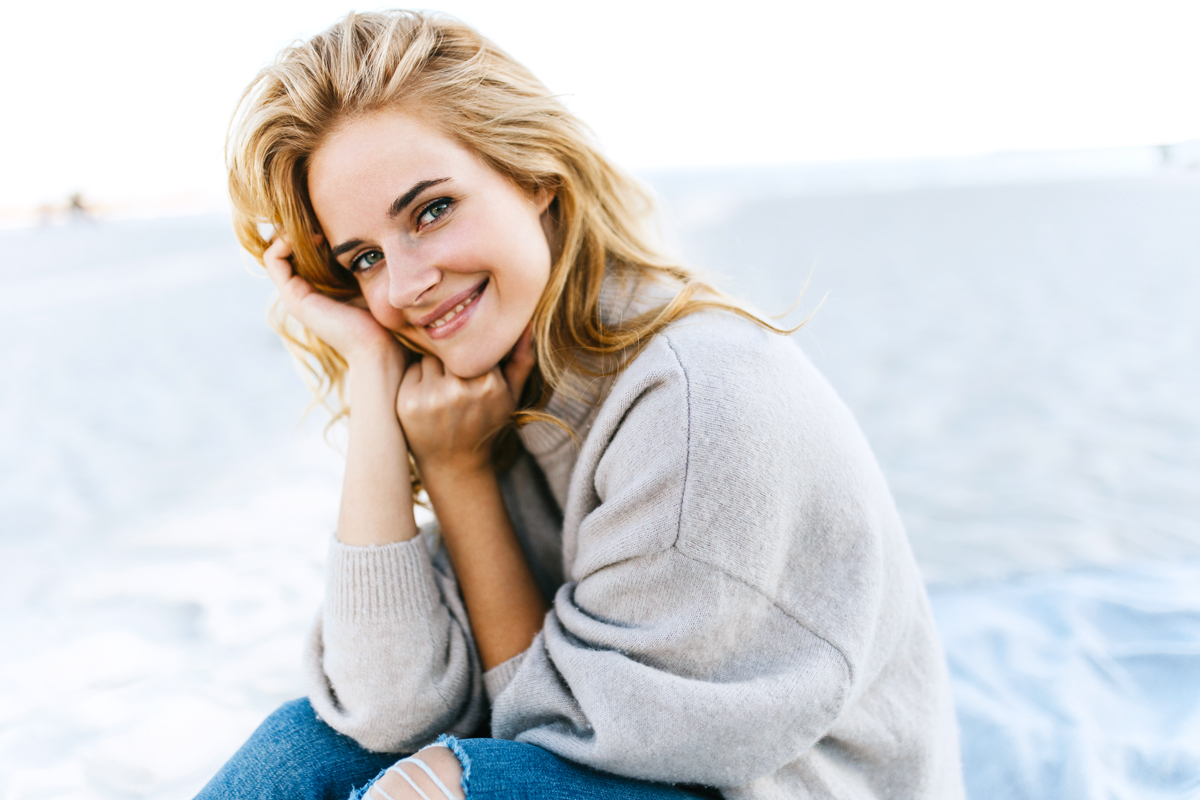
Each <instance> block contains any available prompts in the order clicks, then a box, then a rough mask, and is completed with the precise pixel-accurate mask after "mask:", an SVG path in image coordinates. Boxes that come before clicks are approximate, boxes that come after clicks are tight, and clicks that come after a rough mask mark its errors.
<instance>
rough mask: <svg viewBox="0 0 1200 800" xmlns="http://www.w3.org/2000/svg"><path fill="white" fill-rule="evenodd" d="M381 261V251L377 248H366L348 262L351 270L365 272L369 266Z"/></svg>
mask: <svg viewBox="0 0 1200 800" xmlns="http://www.w3.org/2000/svg"><path fill="white" fill-rule="evenodd" d="M380 261H383V253H382V252H381V251H379V250H368V251H367V252H365V253H363V254H362V255H361V256H359V257H358V258H356V259H354V260H353V261H351V262H350V271H351V272H366V271H367V270H369V269H370V268H371V267H373V266H375V265H376V264H378V263H379V262H380Z"/></svg>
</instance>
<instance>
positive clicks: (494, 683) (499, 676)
mask: <svg viewBox="0 0 1200 800" xmlns="http://www.w3.org/2000/svg"><path fill="white" fill-rule="evenodd" d="M528 652H529V651H528V650H526V651H525V652H524V653H518V654H517V655H515V656H513V657H512V658H510V659H509V660H508V661H505V662H504V663H503V664H497V665H496V666H494V667H492V668H491V669H489V670H488V671H487V672H485V673H483V688H484V690H485V691H486V692H487V698H488V702H489V703H490V702H492V701H493V700H495V699H496V695H498V694H500V693H501V692H503V691H504V687H506V686H508V684H509V683H510V682H511V681H512V679H513V676H514V675H516V674H517V670H518V669H520V667H521V662H523V661H524V660H525V653H528Z"/></svg>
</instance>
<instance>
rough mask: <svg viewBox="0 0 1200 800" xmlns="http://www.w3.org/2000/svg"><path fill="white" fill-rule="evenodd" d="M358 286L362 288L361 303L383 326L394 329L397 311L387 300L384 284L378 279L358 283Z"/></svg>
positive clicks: (397, 317) (397, 319) (396, 321)
mask: <svg viewBox="0 0 1200 800" xmlns="http://www.w3.org/2000/svg"><path fill="white" fill-rule="evenodd" d="M359 288H360V289H361V290H362V296H363V304H364V305H365V306H366V308H367V310H368V311H370V312H371V316H372V317H374V318H375V321H376V322H378V323H379V324H380V325H382V326H384V327H385V328H389V329H391V330H395V326H396V324H397V323H398V321H399V312H397V311H396V309H395V308H394V307H393V306H392V304H391V303H390V302H388V297H387V286H386V284H381V282H380V281H371V282H370V283H368V284H366V285H365V286H364V285H360V286H359Z"/></svg>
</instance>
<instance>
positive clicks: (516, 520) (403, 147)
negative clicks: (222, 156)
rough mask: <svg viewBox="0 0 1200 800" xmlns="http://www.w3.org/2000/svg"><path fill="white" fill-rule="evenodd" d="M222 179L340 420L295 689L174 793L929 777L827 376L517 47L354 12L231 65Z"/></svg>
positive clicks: (725, 791)
mask: <svg viewBox="0 0 1200 800" xmlns="http://www.w3.org/2000/svg"><path fill="white" fill-rule="evenodd" d="M230 187H231V193H232V197H233V202H234V207H235V212H234V216H235V222H236V226H237V231H238V234H239V236H240V238H241V241H242V243H243V244H244V245H245V246H246V248H247V249H248V250H250V252H252V253H253V254H254V255H255V256H257V257H259V258H260V259H261V261H262V262H263V264H264V266H265V268H266V270H267V273H268V275H269V276H270V277H271V279H272V280H273V281H274V282H275V283H276V285H277V286H278V288H279V292H280V297H281V300H282V309H283V310H284V311H285V312H286V317H287V318H286V319H285V320H283V321H282V322H281V331H282V332H283V333H284V335H285V338H286V339H287V340H288V341H289V342H290V343H291V344H292V345H293V347H295V348H298V350H299V351H300V353H301V355H302V356H303V357H304V358H305V360H306V363H308V364H309V365H310V367H311V368H312V369H313V370H314V373H315V374H316V375H317V376H318V377H319V378H320V379H321V382H322V384H321V386H320V387H319V389H318V391H319V393H320V394H321V395H322V396H328V397H330V398H332V399H333V400H334V401H335V402H337V401H343V400H344V401H345V402H346V403H347V404H348V406H347V413H348V416H349V420H348V422H349V444H348V451H347V464H346V476H345V485H344V488H343V493H342V502H341V510H340V514H339V518H338V528H337V533H336V537H335V540H334V541H333V543H332V545H331V550H330V555H329V574H328V585H327V590H326V598H325V602H324V605H323V608H322V610H321V613H320V615H319V618H318V620H317V622H316V625H315V627H314V630H313V633H312V637H311V640H310V643H309V648H308V654H307V666H308V676H309V681H310V684H309V697H308V699H307V700H300V701H295V702H293V703H289V704H288V705H286V706H284V707H283V708H281V709H280V710H279V711H277V712H276V713H275V714H273V715H272V716H271V717H270V718H268V719H267V721H266V722H264V723H263V725H262V727H261V728H260V729H259V730H258V731H257V732H256V733H255V734H254V736H253V737H252V738H251V739H250V740H249V741H248V742H247V743H246V745H245V746H244V747H243V748H242V749H241V750H240V751H239V752H238V753H237V754H236V755H235V756H234V757H233V759H232V760H231V761H230V762H229V763H228V764H227V765H226V766H225V767H224V768H223V769H222V771H221V772H220V773H219V774H218V775H217V776H216V777H215V778H214V779H213V781H212V782H211V783H210V784H209V786H208V787H207V788H206V789H205V790H204V791H203V792H202V794H201V796H202V797H205V798H218V797H243V796H253V797H281V798H282V797H288V798H297V797H331V798H332V797H337V798H341V797H346V796H348V795H349V794H350V793H351V790H352V789H354V788H355V787H358V788H357V789H356V790H355V792H356V795H359V796H368V797H371V798H374V800H406V799H410V798H426V799H427V800H432V799H433V798H437V800H442V798H464V797H466V798H517V797H537V798H542V797H570V798H592V797H595V798H601V797H604V798H607V797H632V798H685V797H694V796H723V797H727V798H748V799H749V798H791V797H797V798H799V797H838V798H845V797H893V798H894V797H937V798H955V797H960V796H961V795H962V783H961V776H960V767H959V759H958V745H957V734H956V727H955V721H954V713H953V708H952V705H951V700H950V695H949V690H948V685H947V678H946V673H945V668H944V664H943V656H942V653H941V650H940V647H939V644H938V639H937V635H936V631H935V628H934V624H933V620H932V617H931V615H930V610H929V605H928V602H927V600H926V597H925V592H924V588H923V585H922V582H921V579H920V577H919V575H918V573H917V569H916V567H915V564H914V561H913V558H912V555H911V552H910V550H909V546H908V543H907V540H906V538H905V534H904V531H903V529H902V527H901V524H900V521H899V519H898V517H897V514H896V510H895V507H894V505H893V502H892V499H891V497H890V495H889V492H888V489H887V487H886V485H885V483H884V480H883V477H882V475H881V474H880V471H879V468H878V467H877V465H876V463H875V460H874V458H873V457H872V455H871V452H870V450H869V448H868V446H867V444H866V442H865V440H864V439H863V436H862V434H861V433H860V431H859V429H858V428H857V426H856V425H855V423H854V421H853V420H852V418H851V416H850V414H849V412H848V411H847V410H846V409H845V407H844V406H843V405H842V404H841V403H840V402H839V400H838V399H837V397H836V396H835V395H834V393H833V391H832V390H831V389H830V387H829V386H828V385H827V384H826V383H825V381H824V380H823V379H822V378H821V376H820V375H819V374H817V372H816V371H815V370H814V369H813V367H812V366H811V365H810V364H809V363H808V361H807V360H806V359H805V358H804V356H803V355H802V354H801V352H800V350H799V349H798V348H797V347H796V346H795V345H794V344H793V343H792V342H791V341H790V340H789V339H788V338H786V337H785V336H782V335H780V333H779V332H778V331H775V330H774V329H773V328H771V326H769V325H767V324H766V323H763V322H761V321H759V320H757V319H756V318H755V317H753V315H751V314H750V313H748V312H746V311H743V310H740V309H739V308H738V307H737V305H736V304H734V303H733V302H732V301H730V300H728V299H726V298H725V297H723V296H722V295H720V294H719V293H717V292H716V291H715V290H712V289H710V288H709V287H707V286H705V285H704V284H702V283H700V282H699V281H697V280H696V279H695V278H694V276H693V275H692V274H691V273H689V272H688V271H687V270H686V269H684V268H682V267H680V266H678V265H677V264H675V263H674V262H672V261H670V260H668V259H666V258H665V257H663V256H662V255H660V254H659V253H658V252H657V251H656V249H655V247H654V246H653V245H652V244H651V240H650V239H649V238H648V237H647V235H646V233H645V224H646V222H647V215H648V213H649V204H648V203H647V202H646V199H645V197H644V195H643V194H642V192H641V191H640V189H639V188H638V187H637V185H636V184H634V183H633V182H632V181H631V180H630V179H629V178H627V177H626V176H625V175H624V174H623V173H621V172H620V171H619V170H617V169H616V168H615V167H613V165H612V164H610V163H609V162H608V161H607V160H606V159H605V157H604V156H603V155H602V154H601V153H600V152H599V151H598V149H597V148H596V147H595V145H594V144H593V143H592V141H591V139H590V138H589V137H588V135H587V133H586V131H585V129H584V128H583V127H582V126H581V124H580V123H579V122H578V121H577V120H576V119H575V118H574V117H572V116H571V115H570V114H569V113H568V112H567V111H566V110H565V109H564V108H563V106H562V105H561V104H560V103H559V102H558V100H557V99H555V98H554V97H553V96H552V95H551V94H550V93H549V92H548V91H547V90H546V89H545V87H543V86H542V85H541V84H540V83H539V82H538V81H537V80H536V79H535V78H534V77H533V76H532V75H531V74H530V73H529V72H528V71H527V70H525V69H524V68H523V67H522V66H521V65H519V64H517V63H516V62H514V61H513V60H512V59H511V58H510V57H509V56H508V55H506V54H505V53H504V52H503V51H501V50H499V49H498V48H497V47H496V46H495V45H493V44H492V43H491V42H489V41H488V40H486V39H484V38H482V37H481V36H479V35H478V34H477V33H476V32H475V31H473V30H472V29H470V28H469V27H467V26H465V25H463V24H461V23H459V22H456V21H454V20H452V19H448V18H445V17H440V16H434V15H427V14H421V13H413V12H389V13H376V14H360V15H355V14H351V15H350V16H348V17H347V18H346V19H345V20H343V21H342V22H340V23H339V24H337V25H336V26H334V27H333V28H331V29H330V30H328V31H326V32H324V33H322V34H320V35H318V36H316V37H314V38H312V39H311V40H309V41H306V42H303V43H301V44H297V45H295V46H293V47H291V48H289V49H288V50H286V51H285V52H283V53H282V54H281V55H280V56H279V58H278V59H277V60H276V62H275V63H274V64H272V65H271V66H269V67H268V68H266V69H265V70H264V71H263V72H262V73H261V74H260V75H259V76H258V77H257V78H256V79H255V81H254V83H253V84H252V85H251V86H250V88H249V90H248V91H247V94H246V96H245V98H244V101H243V104H242V106H241V108H240V111H239V114H238V116H237V118H236V120H235V123H234V126H233V129H232V133H231V138H230ZM271 231H274V232H277V234H276V233H271V235H269V236H264V234H267V233H269V232H271ZM422 489H423V490H424V491H425V492H427V495H428V501H429V503H430V504H431V506H432V509H433V511H434V512H435V514H436V516H437V520H438V522H437V525H436V526H432V527H430V528H428V529H426V530H419V529H418V527H417V525H416V523H415V521H414V516H413V503H414V496H415V495H416V493H417V492H418V491H420V490H422ZM414 754H415V755H414Z"/></svg>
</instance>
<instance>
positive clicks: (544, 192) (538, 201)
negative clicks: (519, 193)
mask: <svg viewBox="0 0 1200 800" xmlns="http://www.w3.org/2000/svg"><path fill="white" fill-rule="evenodd" d="M557 196H558V195H557V194H556V193H554V192H552V191H550V190H549V189H538V191H537V194H535V195H534V196H533V205H534V206H535V207H536V208H537V211H538V214H539V215H540V214H545V213H546V210H547V209H549V208H550V204H551V203H553V202H554V198H555V197H557Z"/></svg>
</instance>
